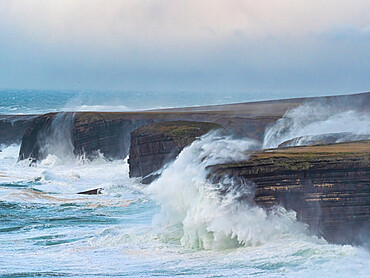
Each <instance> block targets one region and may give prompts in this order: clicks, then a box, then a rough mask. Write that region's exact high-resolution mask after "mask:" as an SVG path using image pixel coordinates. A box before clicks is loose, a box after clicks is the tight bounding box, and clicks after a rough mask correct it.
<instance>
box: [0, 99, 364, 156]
mask: <svg viewBox="0 0 370 278" xmlns="http://www.w3.org/2000/svg"><path fill="white" fill-rule="evenodd" d="M369 98H370V93H364V94H356V95H347V96H333V97H318V98H300V99H285V100H273V101H260V102H249V103H238V104H229V105H214V106H201V107H187V108H174V109H162V110H157V111H140V112H115V113H113V112H76V113H57V114H55V113H49V114H45V115H40V116H38V117H37V118H34V119H33V120H32V122H30V123H27V125H26V126H24V128H25V129H26V130H25V132H24V135H23V138H22V145H21V149H20V153H19V159H27V158H30V159H32V160H33V161H37V160H40V159H42V158H43V157H45V156H46V155H47V154H48V151H50V150H52V148H53V147H56V146H57V145H58V144H59V145H60V144H62V143H63V140H61V138H63V139H65V140H64V141H67V142H68V144H70V146H69V147H68V151H71V152H73V154H74V155H86V156H88V157H89V156H94V155H95V154H96V152H97V151H100V152H101V153H102V154H104V156H105V157H107V158H124V157H126V156H127V154H128V152H129V145H130V133H131V131H133V130H134V129H136V128H138V127H142V126H145V125H148V124H151V123H158V122H164V121H180V120H181V121H199V122H212V123H217V124H220V125H222V126H223V127H224V128H225V129H226V130H228V131H229V132H230V133H233V134H234V135H235V136H236V137H249V138H253V139H257V140H262V139H263V136H264V131H265V128H266V126H268V125H270V124H272V123H274V122H275V121H276V120H277V119H279V118H281V117H282V116H283V115H284V113H285V112H286V110H288V109H291V108H294V107H297V106H298V105H300V104H302V103H303V102H306V101H320V102H322V101H329V102H330V103H333V102H340V103H346V105H347V106H348V105H354V106H355V107H357V108H360V109H368V103H369ZM61 130H63V131H61ZM1 131H3V132H4V133H6V132H7V129H3V130H0V133H1ZM22 131H23V130H22ZM68 137H69V138H68ZM61 149H65V148H63V147H62V148H61ZM70 149H71V150H70Z"/></svg>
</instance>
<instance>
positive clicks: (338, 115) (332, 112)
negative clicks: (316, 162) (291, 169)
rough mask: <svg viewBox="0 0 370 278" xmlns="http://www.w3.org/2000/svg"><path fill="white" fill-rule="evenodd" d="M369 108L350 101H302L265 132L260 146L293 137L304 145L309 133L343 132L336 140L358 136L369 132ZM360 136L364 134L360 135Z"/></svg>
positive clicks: (298, 143)
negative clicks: (343, 102) (355, 104)
mask: <svg viewBox="0 0 370 278" xmlns="http://www.w3.org/2000/svg"><path fill="white" fill-rule="evenodd" d="M369 123H370V111H367V110H366V109H365V110H364V109H357V108H356V107H355V106H353V105H339V104H338V103H332V104H330V103H329V104H328V103H324V102H323V103H321V102H310V103H305V104H303V105H301V106H299V107H297V108H294V109H291V110H288V111H287V112H286V113H285V115H284V116H283V117H282V118H281V119H279V120H278V121H277V122H276V123H275V124H274V125H273V126H271V127H270V128H268V129H267V130H266V132H265V137H264V143H263V148H276V147H278V146H279V144H281V143H283V142H286V141H288V140H291V139H293V138H297V137H300V136H307V138H305V140H296V141H295V145H304V144H305V142H307V141H310V139H311V138H310V137H314V136H316V135H322V134H330V133H343V134H342V135H341V136H339V138H338V139H337V142H342V141H350V140H357V139H358V138H359V136H358V135H365V136H366V135H369V134H370V124H369ZM360 138H364V136H361V137H360Z"/></svg>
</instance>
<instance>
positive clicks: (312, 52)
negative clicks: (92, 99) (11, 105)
mask: <svg viewBox="0 0 370 278" xmlns="http://www.w3.org/2000/svg"><path fill="white" fill-rule="evenodd" d="M369 12H370V1H369V0H350V1H349V0H326V1H324V0H310V1H307V0H276V1H274V0H270V1H265V0H255V1H251V0H244V1H243V0H126V1H125V0H102V1H100V0H60V1H58V0H54V1H50V0H46V1H39V0H28V1H25V0H20V1H18V0H8V1H6V0H0V88H19V89H24V88H31V89H32V88H36V89H41V88H43V89H94V90H121V91H128V90H147V91H151V90H154V91H162V90H163V91H171V90H175V91H181V90H189V91H197V90H199V91H210V92H212V91H228V92H232V91H249V92H257V93H258V92H266V91H279V92H282V93H284V92H292V91H295V92H302V93H303V92H305V93H307V92H312V94H313V95H314V94H322V93H323V92H324V93H325V92H328V93H352V92H362V91H369V90H370V16H369Z"/></svg>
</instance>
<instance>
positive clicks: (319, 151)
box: [210, 140, 370, 173]
mask: <svg viewBox="0 0 370 278" xmlns="http://www.w3.org/2000/svg"><path fill="white" fill-rule="evenodd" d="M249 155H250V157H249V159H248V160H245V161H239V162H231V163H225V164H219V165H214V166H210V167H211V168H213V169H219V170H221V169H229V168H239V167H254V168H255V169H256V171H258V172H261V173H262V172H266V171H273V170H274V169H285V170H307V169H309V168H310V167H311V166H312V165H314V164H317V163H322V165H323V167H326V166H327V163H328V162H330V161H333V162H334V161H337V162H340V163H346V162H350V161H362V162H363V163H365V164H366V163H367V164H368V163H369V161H370V140H363V141H356V142H346V143H336V144H327V145H315V146H302V147H289V148H282V149H269V150H261V151H257V152H250V153H249Z"/></svg>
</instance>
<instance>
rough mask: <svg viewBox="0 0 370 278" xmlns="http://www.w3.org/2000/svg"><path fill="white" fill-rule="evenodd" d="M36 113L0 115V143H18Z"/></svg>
mask: <svg viewBox="0 0 370 278" xmlns="http://www.w3.org/2000/svg"><path fill="white" fill-rule="evenodd" d="M36 117H37V116H36V115H0V145H1V144H6V145H8V144H13V143H20V142H21V140H22V136H23V134H24V132H25V130H26V129H27V128H28V127H29V126H30V124H31V122H32V120H33V119H34V118H36Z"/></svg>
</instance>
